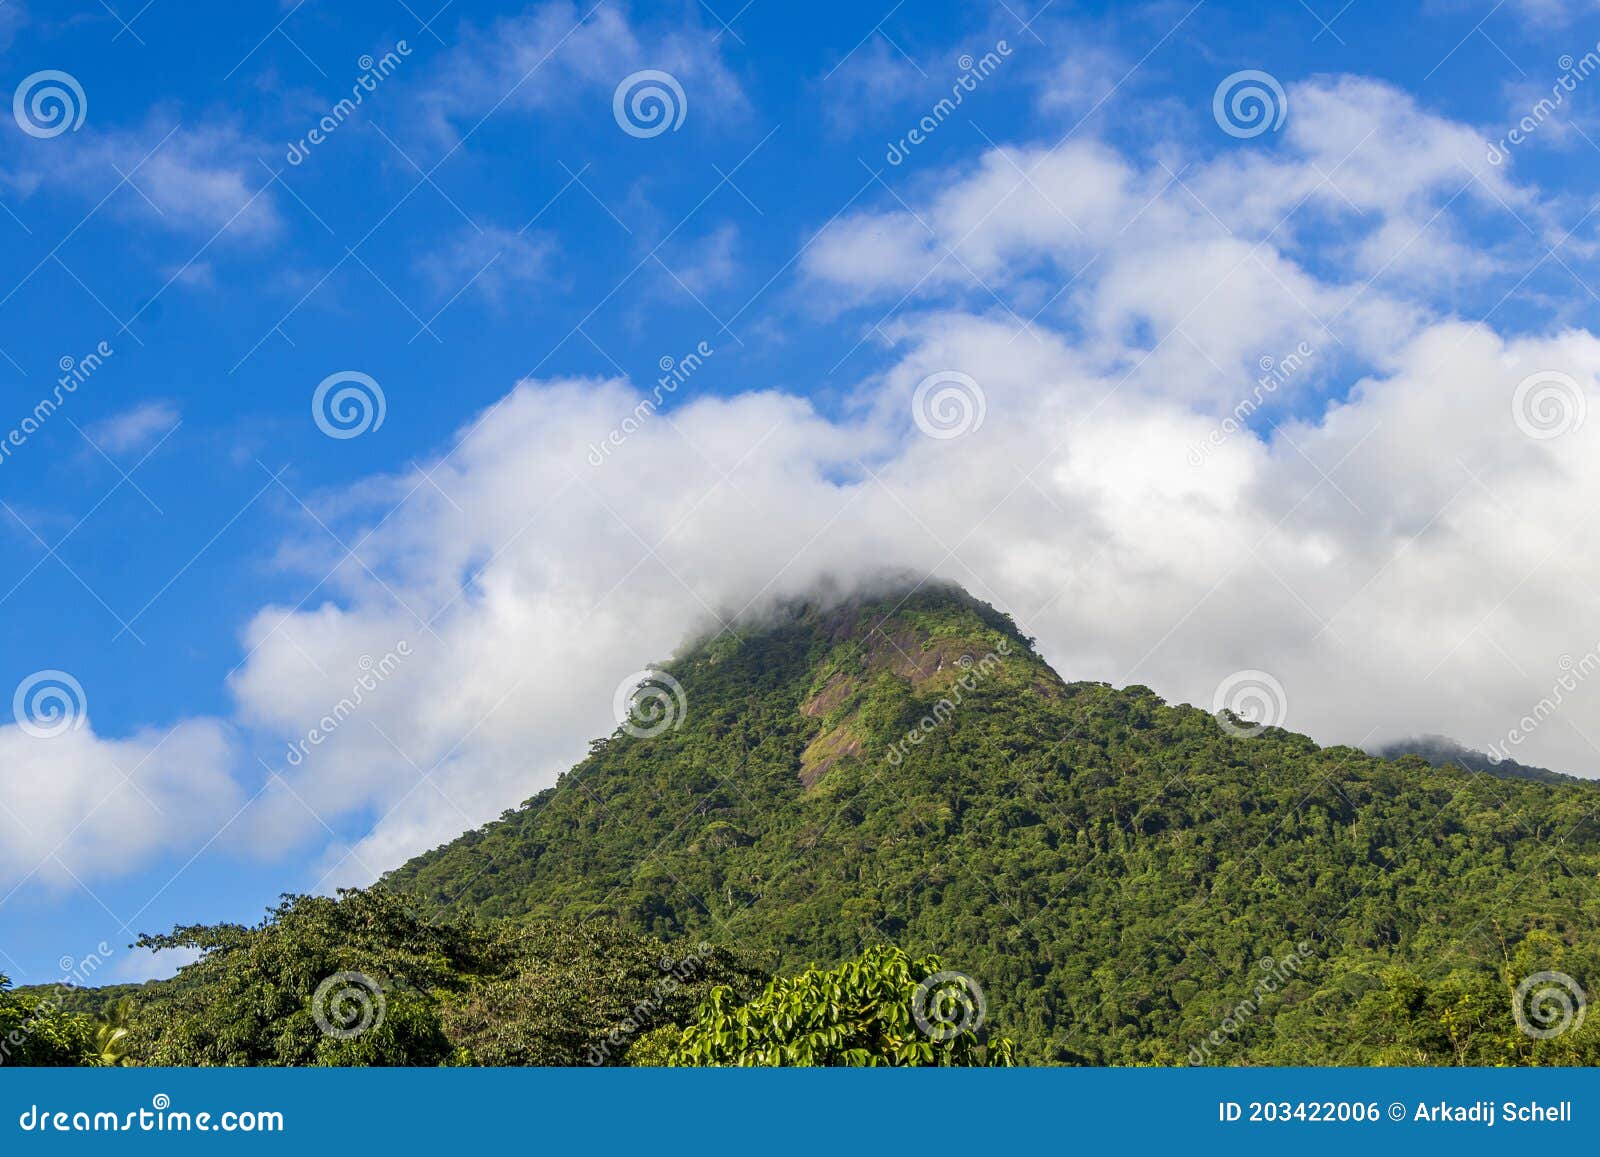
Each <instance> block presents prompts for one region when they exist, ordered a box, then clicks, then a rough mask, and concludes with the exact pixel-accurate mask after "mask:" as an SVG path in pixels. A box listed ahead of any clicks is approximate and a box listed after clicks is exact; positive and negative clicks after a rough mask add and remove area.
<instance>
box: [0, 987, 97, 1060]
mask: <svg viewBox="0 0 1600 1157" xmlns="http://www.w3.org/2000/svg"><path fill="white" fill-rule="evenodd" d="M96 1058H97V1050H96V1047H95V1026H94V1021H93V1020H92V1019H91V1018H90V1017H88V1016H85V1015H83V1014H82V1013H76V1012H68V1011H66V1010H64V1009H63V1008H61V1006H60V1004H59V1003H58V1002H56V1001H54V1000H52V999H51V998H50V997H49V996H48V995H42V996H41V995H37V994H34V993H17V992H14V991H12V988H11V979H10V978H9V977H7V976H5V975H3V974H0V1067H3V1066H5V1065H43V1066H56V1067H59V1066H68V1065H87V1064H94V1063H96Z"/></svg>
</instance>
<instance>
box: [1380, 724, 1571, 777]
mask: <svg viewBox="0 0 1600 1157" xmlns="http://www.w3.org/2000/svg"><path fill="white" fill-rule="evenodd" d="M1377 755H1378V756H1379V757H1381V758H1383V759H1399V758H1401V757H1402V756H1406V755H1420V756H1421V757H1422V758H1423V759H1426V760H1427V761H1428V762H1429V763H1431V764H1433V766H1434V767H1459V768H1462V769H1463V770H1465V771H1482V772H1486V773H1488V774H1489V775H1497V776H1499V777H1500V778H1502V779H1532V780H1537V781H1539V782H1540V783H1580V782H1582V781H1581V780H1580V779H1579V778H1578V777H1577V776H1575V775H1567V774H1566V773H1565V772H1560V771H1551V770H1550V769H1549V768H1547V767H1535V766H1534V765H1533V764H1531V763H1518V762H1517V761H1516V760H1514V759H1496V758H1495V757H1494V756H1492V755H1490V754H1489V753H1488V752H1485V751H1475V750H1473V749H1472V748H1470V747H1467V746H1466V745H1465V744H1462V743H1457V742H1456V741H1455V740H1454V739H1451V738H1449V737H1448V736H1444V735H1417V736H1413V737H1412V738H1410V739H1399V740H1396V741H1395V742H1393V743H1389V744H1385V745H1384V746H1383V747H1380V748H1379V749H1378V751H1377Z"/></svg>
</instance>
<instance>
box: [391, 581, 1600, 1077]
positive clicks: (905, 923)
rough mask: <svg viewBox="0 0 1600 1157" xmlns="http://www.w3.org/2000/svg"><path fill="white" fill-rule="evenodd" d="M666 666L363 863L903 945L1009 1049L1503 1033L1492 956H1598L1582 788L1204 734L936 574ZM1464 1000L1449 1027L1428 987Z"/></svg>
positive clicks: (1448, 1040)
mask: <svg viewBox="0 0 1600 1157" xmlns="http://www.w3.org/2000/svg"><path fill="white" fill-rule="evenodd" d="M666 669H667V671H668V672H669V673H670V674H671V675H672V676H673V677H674V678H675V679H677V680H678V681H679V682H680V683H681V686H682V688H683V693H684V700H685V703H686V710H684V711H683V713H682V715H681V717H680V718H678V719H677V724H678V725H677V726H676V727H673V728H669V729H666V730H662V731H661V732H660V733H659V734H653V735H650V736H648V737H644V738H640V737H636V736H634V735H630V734H627V733H625V732H624V731H621V730H619V732H617V733H616V734H614V735H613V736H611V737H609V738H607V739H604V740H600V741H597V742H596V743H595V744H594V745H593V747H592V751H591V754H590V756H589V757H588V758H587V759H586V760H584V761H583V762H582V763H580V764H579V765H578V766H576V767H575V768H573V769H572V770H571V771H570V772H569V773H567V774H566V775H565V776H564V777H563V778H562V779H561V781H560V782H559V783H558V784H557V786H556V787H554V788H552V789H550V790H548V791H545V792H542V793H540V794H539V795H538V796H535V797H534V798H533V799H531V800H529V801H527V803H526V804H524V805H523V806H522V807H521V808H520V809H517V810H515V811H513V812H508V813H506V815H505V816H504V817H503V818H502V819H501V820H500V821H498V822H495V823H492V824H489V825H487V826H486V827H484V828H482V829H479V830H477V831H473V832H469V833H467V834H466V835H464V836H462V837H460V838H459V839H457V840H455V841H454V842H452V843H450V844H447V845H445V846H444V847H441V848H439V849H436V850H434V851H432V852H429V853H427V854H425V855H422V856H419V857H417V858H416V859H414V860H412V861H411V862H410V863H408V864H406V865H404V866H403V867H401V868H400V869H398V870H397V871H395V872H393V873H391V875H390V876H389V877H388V878H387V879H388V881H389V883H390V884H391V885H392V886H394V887H397V888H400V889H403V890H406V891H408V892H411V893H413V894H415V895H417V896H419V897H420V898H422V899H424V900H425V901H427V902H428V903H429V904H430V905H436V906H438V907H440V908H442V909H444V910H451V911H464V912H471V913H475V914H479V915H484V916H510V917H514V918H521V917H533V916H541V915H577V916H585V917H593V916H602V917H605V918H609V919H614V920H616V921H618V922H620V923H621V924H622V925H624V926H628V927H632V928H636V929H639V930H643V931H648V932H652V933H655V934H658V935H661V936H666V937H675V936H684V935H693V936H695V937H701V938H705V939H708V940H711V941H713V942H726V943H735V942H736V943H738V944H740V945H742V946H744V947H747V948H748V947H754V948H756V949H759V950H763V951H765V952H767V953H769V954H771V956H772V958H773V960H774V963H775V965H776V967H778V968H779V969H780V970H792V969H793V968H795V967H798V966H801V965H804V964H806V963H808V962H811V961H816V962H822V963H827V962H832V961H836V960H839V959H843V958H845V957H848V956H852V955H854V954H855V953H857V952H859V951H860V950H861V949H862V947H863V946H864V945H867V944H870V943H873V942H878V941H883V940H888V941H892V942H894V943H896V944H898V945H900V946H902V947H904V948H906V949H907V950H908V951H912V952H937V953H938V954H939V955H940V956H941V957H942V958H943V959H944V961H945V962H946V965H947V967H951V968H955V969H959V970H961V971H962V972H965V973H967V974H969V975H971V976H972V977H973V978H974V979H975V980H977V981H978V982H979V983H980V984H981V986H982V988H983V990H984V992H985V993H986V995H987V998H988V1002H989V1010H990V1018H991V1020H992V1021H993V1023H994V1024H995V1025H996V1027H997V1028H999V1029H1000V1030H1001V1031H1004V1032H1006V1033H1008V1034H1009V1035H1011V1036H1013V1037H1014V1038H1016V1040H1017V1042H1018V1045H1019V1049H1020V1053H1021V1055H1022V1056H1024V1057H1025V1058H1026V1059H1029V1060H1033V1061H1058V1062H1069V1063H1071V1062H1079V1063H1082V1062H1088V1063H1158V1064H1175V1063H1185V1061H1186V1060H1204V1061H1206V1062H1209V1063H1237V1062H1241V1061H1251V1062H1272V1061H1277V1062H1284V1063H1350V1062H1361V1061H1367V1062H1370V1061H1401V1062H1406V1061H1413V1062H1425V1061H1432V1060H1436V1059H1440V1058H1439V1056H1436V1055H1435V1054H1436V1053H1438V1054H1441V1055H1443V1056H1444V1057H1445V1058H1446V1059H1448V1054H1449V1052H1450V1050H1451V1049H1452V1048H1454V1049H1455V1051H1456V1053H1457V1059H1458V1060H1459V1059H1471V1058H1476V1059H1477V1060H1478V1061H1479V1062H1480V1063H1482V1062H1484V1061H1485V1060H1494V1059H1505V1060H1515V1059H1518V1057H1519V1056H1520V1055H1521V1054H1520V1053H1518V1051H1517V1050H1518V1049H1519V1048H1521V1047H1522V1046H1524V1045H1526V1044H1527V1043H1528V1042H1527V1041H1526V1040H1520V1041H1519V1040H1518V1039H1516V1037H1517V1034H1516V1032H1515V1029H1514V1028H1511V1029H1510V1030H1509V1033H1510V1035H1509V1037H1507V1035H1506V1029H1507V1026H1510V1025H1511V1024H1512V1021H1511V1015H1510V1007H1509V1003H1508V1000H1509V994H1510V987H1509V986H1510V985H1511V984H1512V983H1513V982H1514V978H1513V976H1512V974H1513V973H1514V972H1516V971H1518V970H1521V971H1522V972H1523V974H1526V973H1527V972H1531V971H1541V970H1554V969H1560V970H1562V971H1564V972H1565V973H1569V974H1571V975H1573V976H1575V977H1577V978H1578V979H1579V981H1581V982H1582V983H1584V984H1589V983H1590V981H1589V978H1590V977H1593V978H1595V979H1596V980H1600V959H1597V957H1596V953H1595V951H1594V949H1592V948H1590V947H1587V946H1586V944H1587V943H1592V942H1593V940H1594V936H1593V934H1594V931H1595V927H1596V917H1597V915H1600V898H1597V891H1600V889H1597V883H1596V878H1597V873H1600V826H1597V824H1596V821H1595V819H1594V812H1595V810H1596V808H1597V807H1600V791H1597V790H1596V789H1595V788H1594V787H1593V786H1592V785H1589V784H1571V785H1567V784H1562V785H1553V784H1543V783H1531V782H1518V781H1507V780H1502V779H1496V778H1493V777H1490V776H1486V775H1482V774H1477V773H1471V772H1468V771H1465V770H1461V769H1451V768H1434V767H1432V766H1429V764H1428V763H1427V762H1425V761H1424V760H1423V759H1421V758H1417V757H1409V758H1404V759H1400V760H1398V761H1392V762H1391V761H1386V760H1382V759H1378V758H1374V757H1371V756H1368V755H1366V754H1364V753H1363V752H1360V751H1357V750H1354V749H1351V748H1319V747H1318V746H1317V745H1316V744H1314V743H1313V742H1311V741H1310V740H1309V739H1307V738H1306V737H1304V736H1300V735H1295V734H1292V733H1288V732H1284V731H1281V730H1277V729H1269V730H1267V731H1266V732H1265V733H1263V734H1261V735H1259V736H1257V737H1255V738H1236V737H1234V736H1233V735H1230V734H1228V733H1227V732H1225V731H1224V730H1223V729H1222V728H1221V727H1219V726H1218V722H1217V720H1216V719H1214V718H1213V717H1212V716H1211V715H1209V714H1207V713H1206V712H1203V711H1200V710H1197V709H1195V708H1192V707H1186V706H1170V705H1168V704H1166V703H1164V702H1163V701H1162V700H1161V699H1160V698H1158V697H1157V696H1156V695H1155V694H1154V693H1153V692H1151V691H1149V690H1148V689H1146V688H1143V687H1128V688H1124V689H1120V690H1118V689H1114V688H1111V687H1109V686H1106V685H1104V684H1094V683H1072V684H1069V683H1064V682H1063V681H1062V680H1061V679H1060V678H1059V677H1058V676H1057V675H1056V674H1055V672H1053V671H1052V670H1051V669H1050V668H1049V667H1048V666H1047V665H1046V664H1045V663H1044V662H1043V660H1042V659H1040V658H1039V656H1038V655H1037V654H1036V653H1035V652H1034V651H1033V649H1032V647H1031V646H1030V644H1029V642H1028V640H1027V639H1025V638H1024V637H1023V636H1022V635H1021V634H1020V632H1018V631H1017V629H1016V628H1015V626H1014V625H1013V624H1012V623H1011V622H1010V620H1009V619H1007V618H1006V617H1005V616H1003V615H1000V614H998V613H997V612H995V611H994V610H993V609H992V608H989V607H988V606H986V605H984V604H982V603H979V602H977V601H976V600H974V599H972V598H970V597H969V596H967V595H966V594H964V593H963V592H961V591H959V590H956V589H953V588H939V589H931V590H930V589H927V588H923V589H920V590H917V591H915V592H912V593H905V592H901V593H897V594H893V595H888V596H884V597H881V598H876V599H867V600H858V601H853V602H846V603H844V604H841V605H831V606H830V605H825V604H821V603H812V604H805V605H795V606H791V607H788V608H787V609H785V610H784V611H783V612H781V613H780V614H778V615H777V616H776V617H775V618H774V619H773V620H771V621H768V622H765V623H763V624H761V625H759V626H757V627H754V628H751V629H749V630H746V631H744V632H743V633H740V634H734V633H725V634H723V635H721V636H719V637H717V638H714V639H711V640H709V641H705V642H702V643H700V644H697V645H695V646H693V647H690V648H688V649H687V650H685V651H684V652H683V653H682V654H681V655H680V657H679V658H677V659H676V660H675V661H673V662H671V663H669V664H667V665H666ZM636 729H637V728H636ZM913 733H914V734H915V735H916V741H915V742H913V741H911V740H910V739H909V738H908V736H909V735H911V734H913ZM1484 992H1488V993H1489V994H1490V996H1489V997H1487V998H1485V997H1484V996H1483V995H1482V994H1483V993H1484ZM1458 993H1459V994H1464V995H1460V996H1458V995H1457V994H1458ZM1502 998H1505V999H1504V1000H1503V999H1502ZM1486 999H1487V1000H1488V1001H1489V1003H1490V1004H1493V1005H1495V1007H1494V1008H1493V1010H1492V1011H1491V1012H1487V1013H1486V1012H1484V1011H1482V1010H1481V1008H1480V1009H1479V1011H1478V1012H1477V1013H1475V1014H1474V1015H1478V1016H1480V1017H1483V1016H1487V1017H1488V1018H1489V1019H1488V1020H1485V1021H1484V1024H1483V1026H1482V1032H1481V1033H1480V1037H1481V1039H1480V1040H1478V1042H1477V1043H1476V1044H1475V1045H1474V1050H1475V1051H1473V1052H1472V1053H1470V1054H1468V1053H1465V1052H1462V1051H1461V1049H1460V1047H1459V1046H1458V1045H1456V1044H1453V1043H1452V1042H1454V1041H1455V1037H1453V1036H1451V1035H1450V1034H1451V1032H1452V1031H1453V1030H1452V1029H1451V1028H1450V1026H1451V1025H1452V1024H1456V1023H1457V1021H1458V1020H1459V1018H1460V1016H1462V1015H1465V1014H1464V1013H1462V1012H1460V1010H1459V1009H1458V1010H1457V1011H1456V1012H1448V1009H1449V1008H1455V1007H1456V1006H1455V1005H1452V1004H1451V1002H1452V1001H1455V1002H1457V1004H1460V1002H1461V1001H1465V1002H1466V1003H1465V1005H1462V1007H1463V1008H1465V1007H1467V1006H1471V1005H1472V1004H1473V1001H1477V1005H1478V1006H1481V1005H1483V1003H1484V1001H1485V1000H1486ZM1497 1002H1498V1003H1497ZM1436 1005H1437V1006H1439V1007H1445V1008H1446V1009H1447V1011H1446V1012H1444V1013H1438V1014H1437V1015H1436V1014H1435V1006H1436ZM1452 1016H1455V1017H1456V1018H1457V1020H1451V1017H1452ZM1407 1017H1412V1018H1413V1019H1417V1020H1418V1022H1419V1023H1421V1024H1423V1027H1422V1028H1420V1029H1417V1030H1416V1031H1414V1032H1411V1033H1410V1035H1404V1034H1402V1033H1401V1031H1400V1029H1399V1027H1398V1025H1399V1022H1400V1021H1404V1020H1406V1018H1407ZM1435 1021H1438V1024H1439V1026H1442V1027H1438V1028H1437V1033H1435V1031H1434V1027H1431V1026H1434V1022H1435ZM1591 1027H1592V1026H1591ZM1430 1033H1433V1034H1434V1035H1433V1036H1430V1035H1429V1034H1430ZM1585 1035H1586V1036H1587V1035H1588V1034H1587V1033H1586V1034H1585ZM1435 1036H1436V1037H1437V1039H1434V1038H1435ZM1541 1047H1542V1046H1541ZM1501 1049H1504V1050H1505V1053H1504V1055H1503V1056H1502V1055H1501V1053H1500V1052H1499V1051H1498V1050H1501Z"/></svg>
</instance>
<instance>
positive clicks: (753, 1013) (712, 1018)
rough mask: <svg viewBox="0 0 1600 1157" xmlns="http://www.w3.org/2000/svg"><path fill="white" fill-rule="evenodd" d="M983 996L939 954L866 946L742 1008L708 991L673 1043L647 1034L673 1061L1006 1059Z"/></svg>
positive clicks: (722, 991) (977, 1062) (730, 996)
mask: <svg viewBox="0 0 1600 1157" xmlns="http://www.w3.org/2000/svg"><path fill="white" fill-rule="evenodd" d="M982 1020H983V998H982V996H981V994H980V993H979V991H978V989H977V988H976V986H975V985H973V984H972V982H971V981H970V980H968V978H966V977H964V976H961V975H960V974H958V973H948V972H944V971H943V970H942V968H941V966H940V963H939V959H938V957H936V956H925V957H923V958H921V959H920V960H913V959H911V958H910V957H908V956H907V955H906V954H905V953H904V952H902V951H900V949H898V948H894V947H890V946H887V945H880V946H876V947H873V948H869V949H868V950H867V951H866V952H864V953H863V954H862V955H861V957H860V958H859V959H857V960H852V961H847V962H845V963H844V964H841V965H839V966H838V967H837V968H833V969H818V968H812V969H808V970H806V971H805V972H802V973H801V974H800V975H798V976H793V977H783V978H779V979H777V980H774V981H773V982H772V983H771V984H769V985H768V986H767V988H766V990H765V991H763V992H762V993H761V995H760V996H758V997H756V998H755V999H754V1000H752V1001H750V1002H749V1003H748V1004H742V1005H741V1004H739V1003H738V1002H737V997H736V995H735V994H734V993H733V992H732V991H730V990H729V989H726V988H717V989H715V990H713V991H712V993H711V995H710V996H709V997H708V998H707V1000H706V1002H705V1004H703V1005H702V1006H701V1008H700V1010H699V1014H698V1016H697V1018H696V1020H695V1023H694V1024H692V1025H690V1026H689V1027H688V1028H687V1029H685V1030H684V1031H683V1032H682V1033H681V1034H680V1035H679V1038H678V1040H677V1041H676V1042H675V1043H669V1042H668V1041H666V1040H665V1039H664V1038H663V1037H662V1036H657V1037H655V1038H652V1040H651V1041H650V1042H648V1044H647V1045H645V1046H643V1047H642V1048H641V1050H640V1055H639V1056H638V1057H637V1058H636V1059H638V1060H641V1061H643V1060H647V1059H649V1051H650V1049H651V1048H652V1047H654V1048H661V1049H662V1050H663V1052H664V1055H663V1056H662V1057H661V1059H662V1060H664V1061H665V1063H667V1064H671V1065H844V1066H880V1065H896V1066H923V1065H941V1066H943V1065H961V1066H990V1065H1010V1064H1012V1063H1014V1062H1013V1048H1012V1043H1011V1042H1010V1041H1009V1040H1005V1039H999V1040H993V1041H990V1040H987V1039H986V1037H985V1035H984V1032H983V1028H982Z"/></svg>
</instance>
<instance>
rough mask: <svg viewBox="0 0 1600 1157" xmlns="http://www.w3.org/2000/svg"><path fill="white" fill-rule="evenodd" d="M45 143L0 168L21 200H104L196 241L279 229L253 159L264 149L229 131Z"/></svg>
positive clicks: (125, 133)
mask: <svg viewBox="0 0 1600 1157" xmlns="http://www.w3.org/2000/svg"><path fill="white" fill-rule="evenodd" d="M37 143H39V142H31V141H30V142H29V144H37ZM43 143H44V145H46V146H47V147H41V148H25V149H19V150H17V151H16V152H15V153H14V154H13V157H12V158H11V160H10V161H9V162H8V163H7V164H6V165H5V166H4V167H0V180H3V181H4V182H5V183H6V184H8V185H10V186H11V187H12V188H14V189H16V190H17V191H18V193H20V194H21V195H22V196H24V197H28V196H33V195H35V194H37V193H39V192H41V191H48V192H49V193H51V194H52V195H57V196H70V197H73V198H76V199H78V200H80V201H83V202H85V203H86V204H87V205H89V206H93V205H95V203H96V202H98V201H100V200H101V199H102V198H107V197H108V195H109V199H108V200H107V201H106V207H107V208H108V209H110V210H111V211H113V212H115V213H118V214H121V215H123V216H126V217H130V218H134V219H138V220H141V221H144V222H147V223H150V224H155V225H158V226H160V227H161V228H164V229H169V230H171V231H173V232H175V233H184V234H189V235H193V236H198V237H200V238H202V239H205V238H209V237H211V236H212V235H213V234H216V233H218V232H219V231H222V233H223V236H225V237H229V238H232V239H235V240H239V239H259V238H264V237H269V236H271V235H273V234H275V233H276V232H277V230H278V229H279V227H280V225H281V223H282V222H281V219H280V218H279V216H278V212H277V208H276V206H275V204H274V202H273V200H272V197H271V195H270V193H267V192H263V191H262V190H263V187H264V186H265V185H266V184H267V183H268V180H269V174H268V173H267V171H266V170H265V169H263V168H261V166H260V165H259V164H258V163H257V160H256V158H257V157H259V156H262V155H265V154H267V153H268V152H269V150H268V149H267V148H266V146H264V145H261V144H260V143H258V142H254V141H251V140H250V139H249V138H247V137H245V136H244V135H243V134H241V133H240V132H239V131H238V130H237V129H235V128H233V127H232V126H230V125H223V124H200V125H185V124H182V123H181V122H173V123H162V122H158V121H156V120H152V121H151V122H149V123H148V124H146V125H145V126H144V127H142V128H139V129H127V130H121V129H119V130H113V131H110V132H97V131H95V130H94V129H92V128H90V127H87V126H86V127H84V128H83V129H82V130H81V131H79V132H74V133H65V134H63V135H62V136H59V137H56V138H54V139H52V140H50V141H48V142H43ZM113 190H114V192H113Z"/></svg>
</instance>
